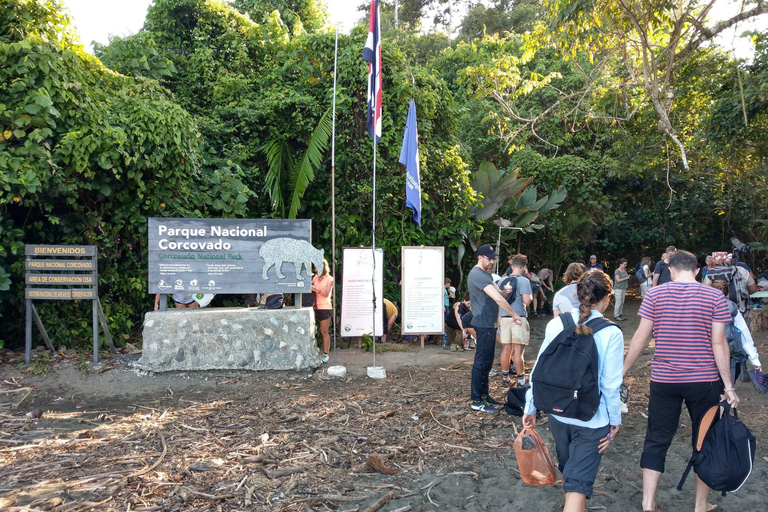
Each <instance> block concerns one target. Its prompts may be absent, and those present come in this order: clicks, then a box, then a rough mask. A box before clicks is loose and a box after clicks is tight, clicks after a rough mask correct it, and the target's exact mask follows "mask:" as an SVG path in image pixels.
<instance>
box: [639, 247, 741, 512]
mask: <svg viewBox="0 0 768 512" xmlns="http://www.w3.org/2000/svg"><path fill="white" fill-rule="evenodd" d="M697 267H698V265H697V261H696V257H695V256H694V255H693V254H691V253H690V252H688V251H678V252H676V253H674V254H673V255H672V256H671V257H670V258H669V270H670V273H671V276H672V281H671V282H669V283H665V284H662V285H660V286H655V287H653V288H651V289H650V290H648V293H647V294H646V295H645V298H644V299H643V303H642V305H641V306H640V311H638V313H637V314H638V316H640V318H641V320H640V326H639V327H638V328H637V331H635V335H634V336H633V337H632V342H631V343H630V345H629V351H628V352H627V356H626V358H625V359H624V375H626V374H627V371H628V370H629V368H630V367H631V366H632V363H634V362H635V360H636V359H637V358H638V356H639V355H640V354H641V353H642V351H643V349H644V348H645V347H646V345H647V344H648V340H649V338H650V337H651V335H653V337H654V339H655V340H656V349H655V351H654V354H653V358H652V359H651V387H650V390H651V393H650V399H649V402H648V426H647V429H646V432H645V444H644V446H643V454H642V456H641V457H640V467H642V468H643V510H644V511H654V512H655V511H656V510H657V507H656V488H657V487H658V485H659V480H660V479H661V474H662V473H663V472H664V462H665V459H666V456H667V450H668V449H669V446H670V445H671V444H672V439H673V438H674V436H675V433H676V432H677V426H678V422H679V420H680V409H681V405H682V404H683V402H685V405H686V407H687V409H688V413H689V415H690V417H691V424H692V425H693V429H692V430H693V435H692V436H691V442H692V443H693V442H695V439H696V433H697V429H698V426H699V422H700V421H701V417H702V416H703V415H704V413H705V412H706V411H707V409H709V408H710V407H712V406H713V405H716V404H717V403H719V402H720V400H721V395H722V394H723V393H724V394H725V398H726V399H727V400H728V403H730V404H731V407H736V406H737V405H738V403H739V397H738V396H736V393H735V392H734V390H733V384H732V382H733V381H732V380H731V368H730V353H729V351H728V343H727V342H726V340H725V324H726V323H728V322H729V321H730V319H731V315H730V314H729V312H728V305H727V304H726V302H725V297H724V296H723V294H722V293H718V292H719V290H713V289H712V288H711V287H708V286H704V285H702V284H701V283H698V282H696V274H697V273H698V268H697ZM723 383H727V386H728V387H727V388H724V384H723ZM708 496H709V487H707V486H706V484H704V483H703V482H702V481H701V480H699V478H698V476H697V477H696V502H695V505H694V511H695V512H705V511H706V510H707V498H708Z"/></svg>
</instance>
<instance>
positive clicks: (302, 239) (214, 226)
mask: <svg viewBox="0 0 768 512" xmlns="http://www.w3.org/2000/svg"><path fill="white" fill-rule="evenodd" d="M147 226H148V239H149V251H148V252H149V262H148V267H149V292H150V293H163V294H172V293H204V294H205V293H304V292H308V291H309V288H310V283H311V280H312V273H313V270H312V265H315V266H316V267H317V268H319V269H322V268H323V259H324V253H323V251H322V250H320V251H318V250H317V249H315V248H314V247H312V245H311V243H310V241H311V238H312V223H311V221H310V220H303V219H302V220H277V219H177V218H160V217H152V218H150V219H149V220H148V224H147Z"/></svg>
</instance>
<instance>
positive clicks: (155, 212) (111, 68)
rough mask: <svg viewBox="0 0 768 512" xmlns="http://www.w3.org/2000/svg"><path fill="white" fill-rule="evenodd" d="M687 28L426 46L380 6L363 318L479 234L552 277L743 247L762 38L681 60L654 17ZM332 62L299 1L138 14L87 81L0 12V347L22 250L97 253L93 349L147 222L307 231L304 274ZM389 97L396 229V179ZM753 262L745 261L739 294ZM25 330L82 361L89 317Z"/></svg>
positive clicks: (354, 43) (354, 178) (422, 36)
mask: <svg viewBox="0 0 768 512" xmlns="http://www.w3.org/2000/svg"><path fill="white" fill-rule="evenodd" d="M699 3H702V2H695V1H693V2H691V1H686V2H683V1H680V2H672V3H670V2H661V1H657V2H654V1H651V0H643V1H642V2H640V1H638V2H636V4H637V5H638V6H639V7H638V9H639V10H640V11H641V12H640V14H641V15H642V16H645V17H646V18H642V16H640V15H638V17H637V19H635V18H633V17H632V16H634V14H632V13H626V12H620V10H618V9H619V8H618V7H617V5H618V4H619V3H616V2H610V1H607V0H600V1H591V2H586V1H579V0H571V1H564V0H563V1H555V0H542V1H539V0H518V1H513V0H495V2H492V3H491V4H490V7H488V6H483V5H481V4H474V5H472V6H471V8H470V9H469V12H468V14H467V15H466V16H465V17H464V18H463V21H462V23H461V25H460V28H459V30H458V35H457V37H455V38H453V39H451V38H449V37H447V36H445V35H444V34H442V33H441V32H440V29H441V27H443V26H444V25H445V24H447V23H449V22H450V21H451V16H455V12H454V11H453V10H452V9H451V3H445V2H441V0H432V1H423V0H410V1H406V0H403V1H401V2H400V5H401V9H400V11H399V13H398V22H397V25H396V24H395V19H394V9H393V8H392V3H390V2H384V3H383V18H384V19H383V23H382V28H383V31H384V34H383V55H384V57H383V58H384V69H383V76H384V136H383V138H382V141H381V143H380V144H379V147H378V170H377V173H378V181H377V186H378V195H377V242H378V243H380V245H381V246H383V247H384V249H385V254H386V255H387V256H386V265H387V268H386V276H387V279H386V282H387V284H386V293H387V295H388V296H397V294H398V291H397V280H398V276H399V268H398V266H399V247H400V246H402V245H437V246H444V247H445V248H446V273H447V275H448V276H449V277H451V278H453V279H454V283H455V282H457V281H459V280H460V279H461V277H462V275H463V274H464V273H465V272H466V269H467V268H468V266H469V265H471V264H472V262H471V258H469V257H467V256H466V255H470V254H472V250H473V247H474V246H475V245H476V244H479V243H484V242H495V240H496V238H497V236H498V235H499V228H498V224H497V223H494V221H497V222H499V223H501V222H502V221H501V220H500V219H505V220H506V221H508V223H511V224H512V225H516V226H523V227H525V228H526V232H525V233H523V234H517V233H516V232H513V231H510V230H503V232H502V237H503V240H504V244H505V245H506V246H507V250H508V251H518V250H520V251H522V252H525V253H527V254H528V255H529V258H530V260H531V266H532V267H534V268H538V267H539V266H541V265H543V264H547V263H549V264H552V265H553V266H554V267H555V269H556V272H558V273H559V272H560V271H561V270H562V268H563V267H564V265H565V264H567V263H568V262H569V261H572V260H573V259H576V258H585V257H586V256H588V255H589V254H590V253H596V254H598V255H599V256H600V258H601V259H605V260H608V261H612V260H615V259H616V258H618V257H626V258H628V259H630V261H631V262H633V263H634V261H635V260H638V259H639V258H640V257H641V256H643V255H649V256H652V257H653V258H654V259H656V258H658V256H659V254H660V253H661V252H662V250H663V248H664V247H666V246H667V245H669V244H675V245H677V246H678V247H682V248H686V249H689V250H692V251H694V252H697V253H700V254H701V253H704V252H709V251H712V250H715V249H729V248H730V244H729V242H728V239H729V238H730V237H731V236H734V235H735V236H738V237H739V238H740V239H742V240H743V241H746V242H753V243H759V242H762V241H764V240H765V239H766V236H767V235H768V225H767V224H766V210H765V197H766V191H767V190H766V189H767V187H766V170H767V169H766V163H767V162H766V151H767V149H766V144H765V141H766V140H768V138H767V136H768V117H767V114H768V39H766V34H753V35H752V40H753V42H754V46H755V55H754V59H753V60H751V61H749V62H744V61H737V60H734V59H733V58H732V57H731V56H730V55H729V54H728V53H727V52H726V51H725V50H724V49H723V48H720V47H718V46H717V45H715V44H709V45H704V44H692V43H693V42H696V40H695V38H696V37H698V35H697V34H699V35H700V32H699V33H697V32H696V31H695V30H693V29H691V24H690V23H689V24H688V25H687V29H686V31H685V32H684V33H683V34H682V35H681V34H680V33H678V32H676V29H675V27H676V25H675V17H674V16H673V15H671V14H670V12H672V11H675V12H676V10H680V9H683V8H690V9H691V12H692V13H694V14H695V13H696V12H698V11H696V8H697V4H699ZM667 4H670V5H667ZM671 4H680V5H675V6H671ZM746 4H749V5H748V6H747V7H748V8H753V7H755V6H757V8H758V9H761V8H762V7H761V6H762V2H746ZM746 4H745V5H746ZM670 6H671V7H670ZM640 7H642V9H645V10H642V9H640ZM760 12H762V11H760ZM673 14H674V13H673ZM362 16H364V13H362V12H361V17H362ZM425 17H428V18H430V20H431V21H432V22H433V23H434V26H435V27H437V28H435V29H434V30H432V31H431V32H429V33H422V25H421V23H422V21H424V20H425ZM641 18H642V19H641ZM595 19H600V20H603V21H602V22H601V23H600V24H599V26H598V24H595V23H592V24H590V23H589V20H595ZM630 19H631V20H633V22H637V23H635V24H634V25H632V26H628V25H626V24H627V23H629V21H628V20H630ZM585 20H586V21H585ZM681 23H682V22H681ZM643 27H653V30H652V31H650V32H644V29H643ZM633 30H634V31H635V32H634V33H635V34H636V35H637V34H640V35H643V34H645V36H647V37H645V38H643V37H639V36H638V37H636V38H635V39H633V38H632V37H631V36H630V35H629V34H632V33H633V32H632V31H633ZM649 34H650V36H649ZM686 34H687V35H686ZM366 35H367V22H364V23H363V24H362V25H360V26H358V27H356V28H355V29H353V30H352V32H351V34H349V35H339V42H338V44H339V51H338V62H339V63H338V80H339V83H338V91H337V116H336V148H337V150H336V201H337V203H336V204H337V212H336V215H337V226H336V241H337V247H338V248H340V247H346V246H360V245H366V244H370V231H371V185H372V184H371V160H372V145H371V141H370V138H369V137H368V135H367V132H366V129H365V116H366V111H365V77H366V74H367V64H366V63H364V62H363V61H362V58H361V55H362V47H363V44H364V41H365V37H366ZM334 37H335V34H334V32H333V30H332V28H330V27H329V26H328V21H327V15H326V13H325V10H324V8H323V6H322V4H320V3H319V2H317V1H316V0H292V1H290V0H236V1H234V2H232V3H223V2H218V1H212V0H155V2H154V4H153V5H152V6H151V7H150V9H149V11H148V14H147V19H146V22H145V25H144V27H143V29H142V30H141V31H139V32H138V33H137V34H135V35H132V36H128V37H124V38H119V37H115V38H113V39H112V40H111V41H110V43H109V44H107V45H96V47H95V54H96V57H94V56H91V55H89V54H87V53H85V52H84V51H83V48H82V45H81V43H80V41H79V40H78V38H77V35H76V34H75V33H74V32H73V31H72V29H71V28H70V24H69V20H68V18H67V16H66V14H65V13H64V11H63V10H62V9H61V6H60V5H59V3H58V1H56V0H0V83H2V84H3V87H2V88H0V194H2V204H3V207H2V210H0V290H3V291H0V315H2V316H1V317H0V346H1V345H2V344H3V343H5V344H6V345H13V346H19V345H20V344H21V343H22V341H23V336H24V325H23V322H22V321H20V319H21V318H23V311H24V301H23V288H24V284H23V282H24V277H23V276H24V254H23V244H25V243H64V244H95V245H97V246H98V247H99V260H100V265H99V273H100V282H99V289H100V295H101V296H102V303H103V305H104V308H105V310H106V315H107V317H108V320H109V323H110V327H111V330H112V332H113V335H117V336H116V337H117V338H118V340H119V341H125V340H127V339H130V337H132V336H136V335H137V334H138V335H140V332H139V331H138V329H139V327H140V325H141V319H142V316H143V313H144V312H145V311H147V310H148V309H149V308H150V307H151V305H152V300H151V298H150V297H149V296H148V294H147V284H146V218H147V217H150V216H173V217H184V216H190V217H251V218H272V217H274V218H281V217H286V216H295V217H298V218H309V219H312V220H313V226H314V231H313V237H314V240H313V243H314V244H315V245H316V246H318V247H323V248H324V249H325V250H326V252H327V253H328V252H330V246H331V243H330V240H331V232H332V229H333V226H332V224H331V222H330V218H331V211H330V209H331V202H330V187H331V179H330V178H331V168H330V142H329V140H328V128H329V125H330V113H329V109H330V107H331V101H332V80H333V52H334ZM676 38H677V39H676ZM686 38H688V39H686ZM634 40H637V41H645V43H647V48H646V49H647V50H649V52H650V53H647V54H646V55H645V56H644V54H643V51H642V50H643V48H642V47H640V46H638V45H637V44H634V43H633V41H634ZM670 48H672V50H671V52H670ZM675 52H677V53H675ZM648 55H650V60H649V57H648ZM670 55H673V56H674V58H670V57H669V56H670ZM649 62H650V64H649ZM659 64H661V65H659ZM654 66H656V67H654ZM651 84H652V85H653V86H651ZM411 97H414V98H415V100H416V104H417V114H418V122H419V135H420V156H421V173H422V192H423V199H422V204H423V219H424V225H423V228H422V229H419V227H418V226H417V225H416V224H415V223H414V222H413V221H412V220H411V212H410V210H408V209H407V208H405V206H404V203H405V197H404V196H405V176H404V172H403V168H402V166H401V165H399V164H398V163H397V160H398V156H399V153H400V146H401V140H402V134H403V128H404V125H405V118H406V113H407V108H408V103H409V101H410V99H411ZM659 98H661V101H657V100H659ZM683 150H685V153H683ZM683 157H685V159H684V158H683ZM686 164H687V165H686ZM336 256H337V258H338V259H339V260H340V249H338V250H337V255H336ZM764 256H765V253H763V252H759V251H756V252H754V253H752V255H751V256H750V260H749V261H750V262H751V263H752V264H753V265H754V266H755V267H756V268H755V270H757V269H760V270H762V268H763V267H764V266H765V263H766V262H765V257H764ZM340 270H341V269H340ZM217 300H219V301H221V304H224V303H225V302H226V300H227V298H225V297H221V298H217ZM229 300H234V299H229ZM39 309H40V312H41V316H42V317H43V321H44V322H45V324H46V326H48V328H49V330H50V331H49V334H50V335H51V336H52V338H54V339H55V342H56V343H59V344H64V345H67V346H73V345H78V344H85V345H87V344H88V342H89V339H90V334H89V332H88V331H89V329H90V323H89V318H90V315H89V312H90V303H84V304H78V303H69V302H63V303H56V304H55V307H49V306H47V305H43V306H41V307H40V308H39Z"/></svg>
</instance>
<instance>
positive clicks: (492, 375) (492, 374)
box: [488, 368, 499, 377]
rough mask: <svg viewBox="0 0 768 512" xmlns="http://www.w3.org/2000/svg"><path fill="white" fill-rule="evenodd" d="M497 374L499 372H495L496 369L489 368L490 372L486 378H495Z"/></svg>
mask: <svg viewBox="0 0 768 512" xmlns="http://www.w3.org/2000/svg"><path fill="white" fill-rule="evenodd" d="M498 374H499V372H498V371H496V368H491V371H490V372H488V376H489V377H495V376H497V375H498Z"/></svg>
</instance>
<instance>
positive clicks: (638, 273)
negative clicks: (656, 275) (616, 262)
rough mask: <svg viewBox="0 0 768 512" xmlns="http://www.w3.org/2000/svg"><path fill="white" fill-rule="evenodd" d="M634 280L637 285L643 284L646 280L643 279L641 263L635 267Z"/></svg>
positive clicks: (643, 273)
mask: <svg viewBox="0 0 768 512" xmlns="http://www.w3.org/2000/svg"><path fill="white" fill-rule="evenodd" d="M635 279H637V281H638V282H639V283H643V282H645V280H646V279H647V277H645V272H643V264H642V263H638V264H637V265H635Z"/></svg>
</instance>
